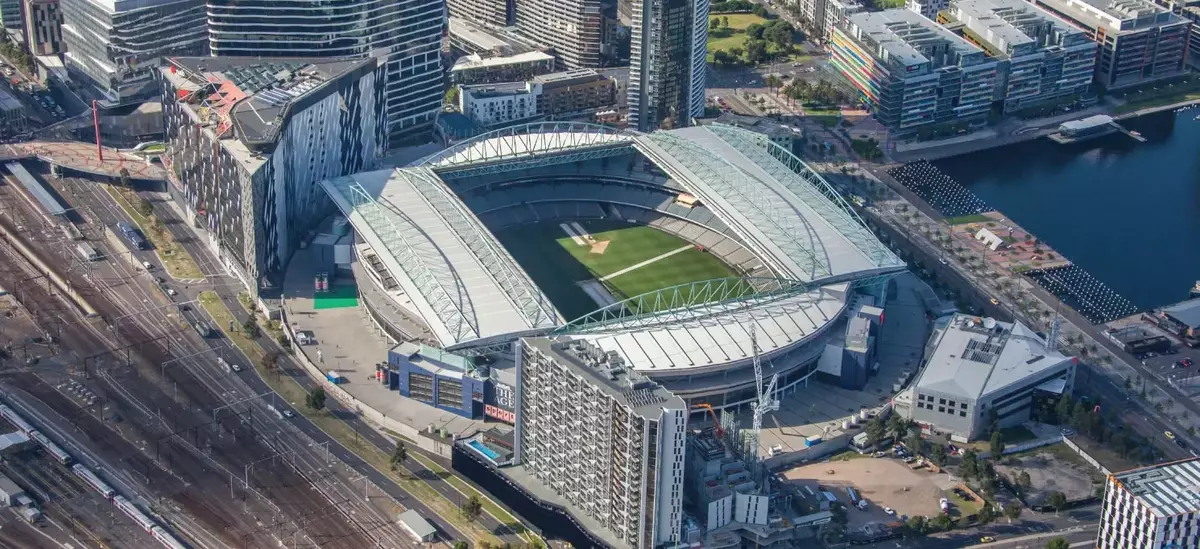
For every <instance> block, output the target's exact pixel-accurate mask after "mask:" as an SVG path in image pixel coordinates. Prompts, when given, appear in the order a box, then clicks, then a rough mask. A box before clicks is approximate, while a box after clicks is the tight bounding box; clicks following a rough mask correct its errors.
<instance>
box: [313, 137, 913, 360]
mask: <svg viewBox="0 0 1200 549" xmlns="http://www.w3.org/2000/svg"><path fill="white" fill-rule="evenodd" d="M635 151H637V152H640V153H641V154H642V155H644V156H645V157H646V158H648V159H649V160H651V161H652V162H654V163H655V164H657V165H658V166H659V167H660V168H661V169H663V170H664V171H666V172H667V173H668V174H669V175H670V178H671V179H672V180H673V181H674V183H673V184H678V185H679V186H681V187H683V188H684V189H685V190H687V191H688V192H689V193H691V194H693V195H694V196H696V197H697V198H699V199H700V201H701V202H702V203H703V204H704V205H705V206H706V207H708V208H709V210H711V211H712V213H713V214H714V215H715V216H716V217H718V218H719V219H720V221H721V222H722V223H724V224H725V225H726V226H728V227H729V228H730V229H731V230H733V231H736V232H737V234H738V237H739V239H740V240H741V241H744V242H745V244H746V246H747V247H748V248H749V249H750V250H751V251H752V252H753V253H754V254H755V255H756V256H759V257H760V258H761V259H762V260H763V262H764V263H765V264H766V265H768V266H769V268H770V271H771V273H770V274H769V275H768V276H769V277H774V278H766V279H762V280H759V279H755V280H753V281H748V282H742V283H733V282H728V281H725V282H719V281H717V282H714V281H708V282H701V283H696V284H701V285H703V286H704V287H705V288H706V289H708V290H711V291H709V292H707V293H704V295H710V294H711V295H713V296H717V297H718V298H719V299H718V300H717V302H716V303H715V304H709V302H708V301H697V302H696V303H688V304H682V305H680V306H677V307H676V306H674V305H673V306H671V307H668V308H662V307H654V308H653V309H652V310H653V311H654V312H651V313H647V314H645V315H643V314H642V313H641V312H640V311H644V310H646V309H644V308H642V307H639V306H634V307H626V306H625V305H621V306H619V307H617V308H618V309H631V310H636V314H634V315H631V316H642V317H646V318H638V319H636V320H633V321H628V322H626V320H628V319H627V318H617V319H616V321H614V322H609V323H605V322H596V323H595V324H591V326H592V328H590V329H573V330H571V332H572V333H585V332H586V334H587V335H586V337H587V338H588V339H593V340H596V341H597V342H598V344H600V345H601V346H604V345H611V346H613V347H614V348H616V347H621V348H622V349H623V352H622V354H626V355H628V356H629V359H630V362H631V364H633V365H634V366H635V367H636V368H639V369H641V368H645V369H658V368H663V369H669V368H687V367H701V366H706V365H711V364H714V363H724V362H727V361H728V358H729V357H732V356H735V355H738V353H743V354H745V353H748V352H749V351H748V350H749V347H750V346H749V337H748V335H746V334H744V333H743V334H739V333H737V332H738V330H737V329H731V328H730V327H729V325H731V324H737V323H743V322H745V321H746V320H747V319H748V317H746V316H745V315H750V316H753V318H754V320H755V321H756V322H758V323H759V325H760V336H759V337H760V339H761V340H762V343H763V348H764V351H766V352H770V350H771V349H774V348H776V347H778V348H782V347H787V346H790V345H792V344H794V343H796V342H798V341H800V340H802V339H804V338H806V337H808V336H809V335H811V334H813V333H816V332H819V331H820V330H822V329H823V328H824V327H825V326H826V325H828V324H829V323H830V322H831V321H832V320H834V319H835V318H836V317H837V315H838V314H839V313H840V311H841V310H842V309H843V308H844V307H845V301H846V292H847V286H846V284H844V283H847V282H853V281H862V280H866V279H868V278H871V277H874V276H878V275H888V274H890V273H895V272H899V271H901V270H903V269H904V263H903V262H902V261H901V260H900V259H899V258H898V257H896V255H895V254H893V253H892V252H891V251H890V250H888V249H887V248H886V247H885V246H883V244H882V243H880V242H879V241H878V239H876V238H875V236H874V235H873V234H872V233H871V232H870V231H869V230H868V229H867V228H866V225H865V224H864V223H863V221H862V220H861V219H859V218H858V216H857V215H856V214H855V213H854V212H853V210H852V209H851V208H850V207H849V205H847V204H846V202H845V201H844V200H842V198H841V197H840V196H839V195H838V194H837V192H836V191H835V190H834V189H833V188H832V187H830V186H829V185H828V183H826V182H825V180H824V179H822V178H821V177H820V175H818V174H817V173H816V172H814V171H813V170H812V169H810V168H809V167H808V166H807V165H805V164H804V163H803V162H801V161H800V160H799V159H797V158H796V157H795V156H793V155H792V154H791V153H790V152H788V151H786V150H785V149H783V148H780V147H779V146H778V145H776V144H774V143H772V142H771V141H770V139H769V138H768V137H767V136H765V135H761V134H757V133H754V132H750V131H746V130H742V129H738V128H734V127H730V126H724V125H712V126H705V127H696V128H683V129H678V130H670V131H659V132H655V133H651V134H640V133H636V132H627V131H620V130H615V129H612V128H607V127H603V126H597V125H591V124H583V123H570V122H542V123H533V124H526V125H520V126H515V127H510V128H504V129H501V130H496V131H493V132H490V133H487V134H484V135H481V136H479V137H476V138H474V139H471V140H467V141H464V142H461V143H459V144H457V145H455V146H453V147H450V148H448V149H446V150H443V151H441V152H438V153H436V154H433V155H431V156H428V157H425V158H423V159H421V160H419V161H417V162H414V163H413V164H410V165H409V166H408V167H405V168H399V169H396V170H383V171H376V172H366V173H360V174H355V175H351V176H347V177H341V178H337V179H334V180H329V181H325V182H322V185H323V186H324V187H325V188H326V190H327V191H328V192H329V194H330V196H332V197H333V199H334V201H335V203H336V204H337V205H338V207H339V208H340V209H341V210H342V211H343V212H344V213H346V214H347V215H348V216H349V218H350V221H351V223H353V225H354V227H355V229H356V230H357V232H358V233H359V234H360V235H361V237H362V238H363V239H364V240H365V241H366V242H367V243H368V244H370V245H371V247H372V248H373V249H374V250H375V252H376V253H377V254H378V255H379V256H380V259H381V260H382V261H383V263H384V265H385V266H386V267H387V269H388V270H389V271H391V273H392V274H393V275H395V277H396V279H397V282H398V283H399V285H400V286H401V287H402V290H403V292H404V293H405V294H406V297H407V299H410V300H411V301H412V303H413V305H414V306H415V308H416V309H417V311H415V312H417V313H419V314H420V315H421V316H422V317H424V318H425V320H426V321H427V322H428V323H429V324H430V327H431V330H432V331H433V332H434V334H436V336H437V339H438V340H439V342H440V343H441V344H442V345H443V346H447V347H450V348H451V349H455V348H457V349H463V348H465V347H475V346H482V345H486V344H488V343H491V340H489V338H496V340H495V341H496V342H497V343H499V342H501V341H503V340H504V339H505V338H507V339H509V340H511V339H512V338H513V337H517V336H520V335H526V334H532V333H536V332H538V331H548V330H549V329H551V328H555V327H559V326H563V327H564V328H566V326H564V324H565V323H564V322H563V320H562V318H561V317H560V316H559V314H558V312H557V311H556V310H555V308H554V307H553V306H552V305H551V304H550V302H549V301H548V299H547V298H546V296H545V295H544V294H542V292H541V290H540V289H538V288H537V286H536V285H535V284H534V283H533V282H532V281H531V280H530V279H529V277H528V276H527V275H526V274H525V272H524V271H523V270H522V269H521V267H520V266H518V265H517V264H516V262H515V261H514V260H513V259H512V257H511V256H510V255H509V254H508V252H507V250H505V248H504V247H503V246H502V245H500V244H499V242H497V241H496V239H495V237H494V235H492V234H491V233H490V232H489V231H488V230H487V229H486V228H484V226H483V225H482V223H481V222H480V221H479V219H478V218H477V217H476V216H475V214H474V213H473V212H471V211H470V210H469V209H468V208H467V206H466V205H464V204H463V203H462V201H461V200H460V199H459V197H458V196H457V195H456V194H455V193H454V192H453V191H452V190H451V189H450V187H449V186H448V185H447V184H446V181H445V180H449V179H452V178H458V177H464V176H465V175H467V174H472V173H496V172H503V171H505V170H527V169H530V168H534V167H538V166H546V165H554V164H562V163H569V162H577V161H582V160H587V159H591V158H600V157H603V156H606V155H612V154H628V153H633V152H635ZM730 280H734V281H736V280H740V279H730ZM750 287H753V288H764V289H765V288H770V290H769V291H767V290H762V291H758V292H757V293H755V292H746V291H744V290H745V289H746V288H750ZM736 288H742V289H743V291H741V292H735V291H730V290H731V289H736ZM666 291H668V290H667V289H664V290H662V291H661V292H666ZM674 291H675V293H676V294H678V293H679V291H678V288H675V289H674ZM697 293H698V291H697V289H696V288H692V289H691V291H690V293H688V295H695V294H697ZM734 294H737V295H734ZM748 294H753V295H748ZM631 299H637V296H631ZM654 301H655V300H654V299H650V300H649V301H648V302H654ZM602 310H604V311H607V313H606V314H603V315H595V313H593V315H595V317H596V318H602V317H604V318H607V317H621V316H622V315H620V314H615V313H614V311H609V308H605V309H602ZM767 310H769V311H770V313H769V314H772V315H774V314H778V315H780V316H779V318H773V319H768V318H766V317H765V316H761V315H766V314H768V313H766V312H763V311H767ZM743 311H744V314H743ZM598 312H599V311H598ZM608 313H613V314H608ZM739 314H741V315H743V316H737V315H739ZM591 316H592V315H589V317H591ZM589 322H591V321H589ZM572 324H573V325H574V324H575V323H572ZM600 325H603V327H602V328H601V327H599V326H600ZM570 327H571V328H578V326H570ZM618 332H621V335H613V334H617V333H618ZM626 332H628V333H626ZM633 332H638V333H636V334H634V333H633ZM743 332H744V330H743ZM480 340H487V341H480ZM468 344H469V345H468ZM456 346H457V347H456ZM649 346H653V347H655V348H653V349H651V348H648V347H649ZM714 349H720V350H719V351H714ZM718 355H721V356H718ZM725 355H728V356H725Z"/></svg>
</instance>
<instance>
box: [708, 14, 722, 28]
mask: <svg viewBox="0 0 1200 549" xmlns="http://www.w3.org/2000/svg"><path fill="white" fill-rule="evenodd" d="M720 26H721V18H720V17H713V18H712V19H709V20H708V30H717V29H718V28H720Z"/></svg>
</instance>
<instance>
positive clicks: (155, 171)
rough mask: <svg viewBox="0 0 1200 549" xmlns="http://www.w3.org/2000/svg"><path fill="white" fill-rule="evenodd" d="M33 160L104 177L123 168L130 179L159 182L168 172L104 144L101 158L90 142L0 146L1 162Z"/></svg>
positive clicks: (114, 175) (43, 142) (30, 143)
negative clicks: (102, 157)
mask: <svg viewBox="0 0 1200 549" xmlns="http://www.w3.org/2000/svg"><path fill="white" fill-rule="evenodd" d="M34 159H36V160H41V161H42V162H46V163H49V164H51V165H54V166H58V167H61V168H67V169H69V170H75V171H78V172H84V173H89V174H92V175H100V176H105V177H119V176H120V174H121V170H122V169H124V170H126V171H127V172H128V173H129V178H130V179H144V180H155V181H161V180H165V179H166V178H167V172H166V170H164V169H163V167H162V166H160V165H158V164H152V163H149V162H146V160H145V159H143V158H141V157H139V156H136V155H132V154H128V153H123V152H120V151H118V150H117V149H113V148H110V147H104V159H103V160H101V159H100V154H99V153H98V152H97V151H96V145H94V144H92V143H83V142H80V141H29V142H25V143H12V144H8V145H0V163H4V162H11V161H13V160H34Z"/></svg>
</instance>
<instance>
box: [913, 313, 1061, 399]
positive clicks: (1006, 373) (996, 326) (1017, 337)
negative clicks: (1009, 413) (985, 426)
mask: <svg viewBox="0 0 1200 549" xmlns="http://www.w3.org/2000/svg"><path fill="white" fill-rule="evenodd" d="M936 337H938V338H939V339H938V341H937V346H936V348H935V349H934V350H933V352H932V353H930V357H929V361H928V363H927V364H926V365H925V368H924V369H923V370H922V371H921V377H920V378H919V379H918V380H917V383H916V384H915V386H916V387H918V388H919V389H926V390H930V391H938V392H941V393H946V394H952V395H958V396H961V397H965V398H972V399H977V398H980V397H982V396H983V395H987V394H990V393H994V392H997V391H1000V390H1003V389H1004V388H1006V387H1008V386H1010V385H1013V384H1015V383H1019V382H1021V381H1023V380H1026V379H1028V378H1029V377H1030V376H1033V375H1035V374H1037V373H1038V372H1041V371H1043V370H1046V369H1048V368H1051V367H1054V366H1058V365H1059V364H1062V363H1063V361H1068V360H1070V361H1073V360H1075V358H1074V357H1068V356H1065V355H1063V354H1062V353H1059V352H1057V351H1051V350H1049V349H1047V348H1046V342H1045V340H1044V339H1042V338H1041V337H1040V336H1038V335H1037V334H1036V333H1034V331H1033V330H1030V329H1029V328H1028V327H1027V326H1025V325H1024V324H1021V323H1020V322H1016V323H1008V322H999V321H997V320H995V319H992V318H980V317H977V316H971V315H963V314H956V315H954V316H953V317H950V318H949V319H947V321H946V324H945V327H944V328H941V333H940V336H936Z"/></svg>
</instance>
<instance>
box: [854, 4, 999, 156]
mask: <svg viewBox="0 0 1200 549" xmlns="http://www.w3.org/2000/svg"><path fill="white" fill-rule="evenodd" d="M830 45H831V52H832V54H831V59H830V63H831V64H832V65H833V66H834V67H835V68H836V69H837V70H838V71H840V72H841V73H842V74H843V75H845V76H846V78H848V79H849V80H850V81H851V82H852V83H854V86H855V87H857V88H858V90H859V92H860V94H861V97H862V99H864V100H865V101H866V102H867V103H868V104H869V105H870V107H871V110H872V113H873V114H874V115H875V118H876V119H878V120H879V122H880V123H882V124H883V125H885V126H887V127H888V128H889V129H892V130H894V131H899V132H902V133H904V132H909V133H911V132H915V131H917V130H918V128H920V127H921V126H924V125H927V124H941V123H954V122H967V123H981V122H983V121H984V120H986V118H987V115H988V111H989V110H991V104H992V95H993V93H994V90H995V87H996V79H997V76H998V65H999V63H998V62H997V61H996V60H995V59H990V58H989V57H988V56H987V54H986V53H984V51H983V50H982V49H980V48H979V47H978V46H975V45H974V44H971V43H970V42H967V41H966V40H964V39H963V38H961V37H959V36H958V35H955V34H954V33H952V32H950V31H949V30H947V29H945V28H944V27H942V26H941V25H938V24H937V23H935V22H934V21H932V20H930V19H926V18H925V17H923V16H921V15H920V14H918V13H915V12H911V11H908V10H904V9H891V10H885V11H879V12H863V13H856V14H853V15H850V16H849V17H847V18H846V24H845V25H843V26H842V27H838V28H835V29H834V31H833V37H832V39H831V41H830Z"/></svg>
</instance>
